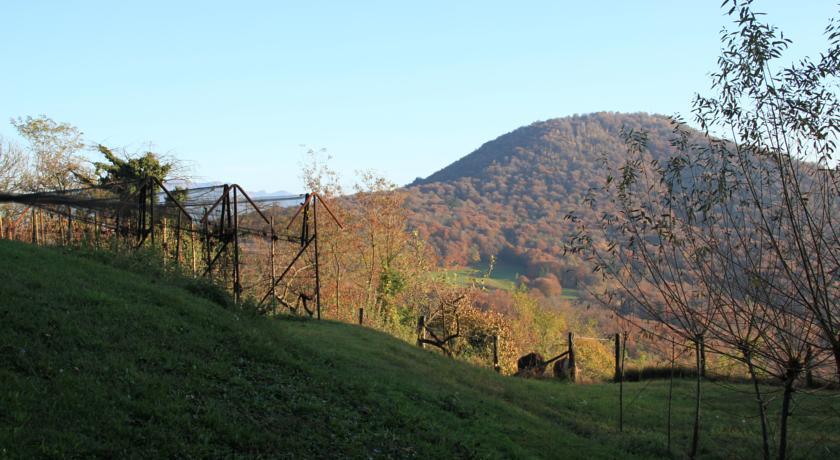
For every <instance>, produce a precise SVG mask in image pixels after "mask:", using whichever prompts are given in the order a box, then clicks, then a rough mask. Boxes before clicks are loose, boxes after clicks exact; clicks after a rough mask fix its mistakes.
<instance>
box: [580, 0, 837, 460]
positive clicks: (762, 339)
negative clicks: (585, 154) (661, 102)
mask: <svg viewBox="0 0 840 460" xmlns="http://www.w3.org/2000/svg"><path fill="white" fill-rule="evenodd" d="M724 6H725V7H726V8H727V12H728V14H729V15H730V16H732V17H733V19H734V24H735V27H734V28H733V30H724V31H723V34H722V44H723V49H722V53H721V56H720V58H719V59H718V66H719V68H718V70H717V71H716V72H714V73H713V74H712V79H713V81H712V83H713V84H712V93H713V94H711V95H709V96H697V97H696V98H695V100H694V102H693V115H694V121H695V122H696V123H697V125H698V126H699V127H700V128H701V132H700V133H697V132H694V131H691V130H688V129H686V128H685V127H684V126H683V124H682V122H681V120H680V119H679V118H676V119H675V120H674V134H675V135H674V139H673V143H672V145H673V147H674V149H673V150H674V151H673V155H672V156H671V157H670V158H669V159H667V160H666V161H661V162H656V161H652V160H651V159H650V157H649V155H647V154H646V153H647V146H646V136H645V133H638V132H632V131H628V132H626V133H625V137H626V140H627V142H628V145H629V146H630V148H629V150H630V153H631V155H629V158H628V160H627V162H626V163H625V164H623V165H620V166H619V167H618V168H614V169H613V174H611V175H610V176H609V177H608V179H607V183H606V184H604V187H603V188H600V189H598V190H594V191H593V192H592V193H591V195H590V203H591V204H592V205H595V206H600V205H602V204H606V203H609V204H612V205H614V207H613V208H610V207H609V206H608V207H606V208H605V209H615V210H617V211H616V212H606V213H604V214H603V218H602V219H601V225H600V228H598V229H594V228H585V227H583V226H582V224H581V227H579V228H578V233H577V234H576V235H575V236H574V237H573V238H572V242H571V243H572V247H573V248H574V249H577V250H580V251H582V252H584V253H586V254H588V255H589V257H590V258H591V260H593V261H594V262H595V263H596V266H597V268H598V269H599V270H601V271H602V272H603V273H604V274H605V275H606V276H607V277H609V278H611V279H612V280H615V281H616V283H615V285H617V286H619V288H618V289H617V290H615V291H613V292H607V293H604V295H603V296H602V298H604V299H606V300H607V301H609V300H611V299H612V298H613V297H614V296H615V297H622V298H624V299H628V298H629V299H630V300H632V302H633V303H634V304H636V305H637V306H638V307H639V308H640V309H641V310H642V311H644V313H645V314H646V315H647V316H649V317H651V318H653V319H656V320H658V321H660V322H661V323H662V324H664V325H666V326H667V327H669V328H670V329H671V330H672V331H673V332H674V333H676V334H679V335H683V336H687V338H689V339H691V336H692V335H695V334H699V335H697V336H696V338H695V340H697V341H699V340H698V339H699V338H700V337H702V336H706V337H708V338H709V339H711V340H707V341H706V344H707V345H709V346H711V347H712V348H713V349H714V350H715V351H716V352H718V353H722V354H726V355H728V356H730V357H733V358H736V359H739V360H741V361H742V362H744V363H745V365H746V366H747V368H748V369H749V372H750V374H751V375H752V376H753V378H754V383H757V382H756V381H755V374H756V371H757V370H758V371H762V372H763V373H766V374H768V375H771V376H774V377H776V378H777V379H778V380H779V381H780V382H781V383H782V384H783V387H784V392H783V398H782V399H783V401H782V411H781V416H780V419H779V430H778V434H779V436H778V440H779V444H778V447H777V455H778V457H779V458H785V456H786V454H787V452H788V445H787V441H788V440H787V424H788V415H789V413H790V410H789V409H790V405H791V400H792V398H793V394H794V390H795V386H796V385H797V382H798V379H799V377H800V376H801V375H802V374H803V372H805V371H807V370H808V369H809V368H818V367H820V365H821V364H822V363H823V362H824V361H826V360H830V361H831V360H833V361H834V363H833V366H832V367H833V368H834V374H835V376H840V336H838V332H840V304H838V301H837V297H838V291H840V238H838V228H837V224H836V223H837V221H838V220H837V218H836V217H837V216H836V214H837V212H838V211H840V188H838V170H837V163H836V160H835V159H834V158H833V156H834V152H835V148H836V146H835V142H836V139H837V135H838V129H840V118H838V114H840V110H838V109H840V105H838V101H837V95H836V93H835V88H836V83H837V77H838V74H839V73H840V29H838V26H837V23H836V21H835V20H834V19H832V20H830V22H829V25H828V27H827V28H826V36H827V39H828V46H827V49H826V50H825V51H824V52H823V53H822V54H821V55H820V57H819V59H817V60H811V59H807V58H806V59H803V60H801V61H799V62H797V63H795V64H793V65H780V64H779V62H780V60H781V59H782V56H783V53H784V51H785V50H786V49H787V48H788V46H789V44H790V43H791V42H790V40H789V39H788V38H787V37H785V36H784V35H783V34H782V32H781V31H779V30H778V29H777V28H776V27H774V26H772V25H769V24H767V23H765V22H763V21H762V20H761V18H762V15H760V14H758V13H755V12H754V11H753V9H752V2H751V1H737V0H735V1H727V2H725V3H724ZM605 202H606V203H605ZM570 217H571V218H572V219H573V220H574V219H575V216H574V215H571V216H570ZM578 222H582V221H578ZM832 358H833V359H832ZM755 392H756V398H757V406H758V408H759V412H760V417H759V419H760V420H761V424H762V431H763V433H764V437H763V447H764V448H763V452H764V456H765V457H769V456H770V448H769V445H768V436H767V427H766V423H767V418H766V415H765V414H764V403H763V399H762V394H761V392H760V390H759V387H758V385H755ZM697 414H698V415H699V392H698V405H697ZM696 422H699V417H698V416H696ZM698 426H699V423H695V437H694V442H693V443H692V448H691V450H690V454H691V455H692V456H693V455H694V454H695V453H696V451H697V436H696V433H697V427H698Z"/></svg>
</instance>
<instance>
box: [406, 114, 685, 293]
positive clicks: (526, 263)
mask: <svg viewBox="0 0 840 460" xmlns="http://www.w3.org/2000/svg"><path fill="white" fill-rule="evenodd" d="M623 127H627V128H631V129H634V130H645V131H647V132H648V133H649V144H648V147H649V149H650V152H651V155H652V157H653V158H662V157H664V156H667V155H668V154H669V153H671V152H672V151H673V150H672V147H671V145H670V139H671V138H672V134H671V133H672V126H671V124H670V121H669V119H668V118H667V117H664V116H661V115H648V114H643V113H636V114H620V113H607V112H602V113H595V114H590V115H576V116H572V117H567V118H558V119H552V120H547V121H541V122H537V123H533V124H531V125H529V126H524V127H521V128H519V129H516V130H514V131H512V132H510V133H507V134H505V135H503V136H500V137H498V138H497V139H495V140H493V141H490V142H487V143H486V144H484V145H482V146H481V147H479V148H478V149H477V150H475V151H474V152H472V153H470V154H469V155H467V156H465V157H463V158H461V159H460V160H458V161H456V162H454V163H452V164H451V165H449V166H447V167H445V168H443V169H441V170H440V171H438V172H436V173H434V174H432V175H431V176H429V177H427V178H425V179H420V180H417V181H415V182H414V183H412V184H410V185H409V186H408V187H407V191H408V195H409V198H408V200H407V206H408V208H409V209H410V211H411V219H410V222H411V225H412V227H413V228H415V229H417V230H418V231H419V232H420V234H421V235H423V236H425V237H427V238H428V239H429V241H430V242H431V243H432V244H433V245H434V246H435V248H436V249H437V251H438V253H439V254H440V255H441V256H442V258H443V260H444V261H445V262H446V263H448V264H453V265H459V266H467V265H475V264H486V263H487V261H488V260H489V258H490V257H491V256H496V257H498V258H499V261H500V262H502V263H504V264H505V265H507V266H514V267H518V268H519V270H520V272H519V273H520V274H522V275H527V276H529V277H536V276H545V275H547V274H553V275H554V276H556V277H557V278H558V279H559V280H560V281H561V284H562V285H563V287H578V286H579V285H580V284H584V285H585V284H589V283H592V282H594V277H593V276H592V275H591V274H590V273H588V272H587V270H586V269H585V268H584V267H582V266H581V264H580V263H578V261H576V260H574V259H570V258H568V257H565V256H564V254H563V241H564V238H566V237H567V235H568V233H569V231H570V229H571V226H570V224H569V223H568V222H566V221H565V220H564V216H565V215H566V214H567V213H569V212H570V211H573V210H577V209H579V208H581V207H582V203H583V198H584V195H585V194H586V192H587V190H589V189H590V188H591V187H594V186H599V185H603V181H604V179H605V177H606V176H605V171H604V167H603V164H604V162H607V163H609V164H613V165H619V164H620V163H621V162H622V161H623V160H624V159H625V158H626V156H627V154H626V152H627V148H626V146H625V143H624V141H623V140H622V138H621V135H620V132H621V129H622V128H623ZM592 217H593V218H594V213H593V215H592Z"/></svg>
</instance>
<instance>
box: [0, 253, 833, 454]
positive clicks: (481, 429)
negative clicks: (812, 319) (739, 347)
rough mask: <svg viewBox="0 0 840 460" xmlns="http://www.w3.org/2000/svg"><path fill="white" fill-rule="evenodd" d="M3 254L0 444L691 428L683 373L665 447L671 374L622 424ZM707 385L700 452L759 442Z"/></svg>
mask: <svg viewBox="0 0 840 460" xmlns="http://www.w3.org/2000/svg"><path fill="white" fill-rule="evenodd" d="M0 260H2V264H0V280H2V282H0V457H10V458H16V457H26V458H32V457H109V458H113V457H116V458H124V457H135V458H169V457H230V456H246V457H294V458H340V457H355V458H387V457H392V458H406V457H418V458H451V457H462V458H539V457H543V458H618V457H621V458H650V457H668V456H669V455H673V456H675V457H681V456H683V455H684V453H685V446H686V445H687V443H688V435H689V432H690V421H691V389H692V382H690V381H677V384H676V389H675V409H674V414H673V420H674V423H673V429H674V438H673V446H674V447H673V449H672V450H673V454H669V452H667V451H666V449H665V418H664V417H665V399H664V395H665V394H667V384H666V383H665V382H661V381H654V382H642V383H634V384H627V385H626V386H625V397H626V400H627V408H626V410H625V424H626V425H625V430H624V432H623V433H619V432H618V430H617V426H616V424H617V423H616V419H617V396H618V387H617V386H616V385H612V384H601V385H577V386H575V385H567V384H560V383H556V382H552V381H526V380H520V379H516V378H513V377H504V376H499V375H496V374H495V373H493V372H492V371H490V370H487V369H482V368H477V367H473V366H469V365H466V364H464V363H461V362H458V361H456V360H451V359H447V358H445V357H442V356H440V355H438V354H435V353H433V352H429V351H424V350H420V349H418V348H416V347H414V346H410V345H409V344H406V343H404V342H401V341H399V340H397V339H394V338H392V337H389V336H387V335H385V334H382V333H379V332H376V331H372V330H369V329H366V328H362V327H357V326H352V325H347V324H340V323H334V322H329V321H320V322H318V321H312V320H300V319H294V318H287V317H283V318H279V319H269V318H263V317H259V316H256V315H254V314H252V313H248V312H246V311H243V310H240V309H237V308H236V307H233V306H231V305H230V303H229V302H228V301H227V300H226V298H225V297H224V296H222V295H220V294H219V293H218V292H216V291H214V290H213V289H211V288H209V287H207V286H206V285H204V284H202V283H200V282H196V281H191V280H188V279H185V278H179V277H177V276H172V275H167V274H166V273H164V272H162V271H161V270H159V269H155V268H154V267H152V266H151V265H149V264H146V263H143V262H142V261H140V262H134V261H132V260H128V259H121V258H117V257H113V256H111V255H102V254H99V255H84V254H79V253H74V252H66V251H62V250H59V249H45V248H37V247H31V246H28V245H24V244H17V243H10V242H5V241H0ZM121 265H129V267H128V268H117V267H118V266H121ZM705 391H706V393H705V395H704V400H703V401H704V402H703V410H704V415H703V417H704V418H703V420H704V425H703V433H702V441H701V442H702V445H701V454H702V456H703V457H705V458H735V457H756V452H758V451H757V450H756V449H757V448H758V443H757V434H756V433H757V429H758V427H757V421H756V420H755V418H754V417H753V413H754V412H755V411H754V409H753V402H752V400H751V398H750V396H749V394H748V393H744V392H746V391H748V388H747V387H743V386H735V385H726V386H722V385H718V384H712V383H708V384H705ZM796 401H797V402H796V407H795V412H794V417H793V419H792V421H791V422H792V426H791V428H792V430H793V433H792V435H791V436H792V438H791V442H792V444H793V446H794V449H795V451H794V452H795V457H799V458H802V457H813V458H830V457H837V455H838V454H839V453H840V421H839V420H838V415H837V414H838V410H840V402H838V396H837V394H836V393H818V394H816V395H805V394H798V395H797V400H796ZM778 405H779V404H778V398H776V399H774V400H773V401H772V403H771V407H770V410H771V413H772V414H777V412H778Z"/></svg>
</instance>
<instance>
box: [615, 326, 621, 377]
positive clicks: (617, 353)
mask: <svg viewBox="0 0 840 460" xmlns="http://www.w3.org/2000/svg"><path fill="white" fill-rule="evenodd" d="M620 340H621V339H620V334H619V333H618V332H616V333H615V374H614V376H613V382H615V383H618V381H619V379H621V342H620Z"/></svg>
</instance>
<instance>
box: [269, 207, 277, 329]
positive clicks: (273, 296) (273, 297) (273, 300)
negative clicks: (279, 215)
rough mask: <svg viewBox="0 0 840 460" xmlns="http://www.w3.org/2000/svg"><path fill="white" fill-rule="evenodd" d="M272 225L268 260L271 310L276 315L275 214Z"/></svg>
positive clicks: (270, 223)
mask: <svg viewBox="0 0 840 460" xmlns="http://www.w3.org/2000/svg"><path fill="white" fill-rule="evenodd" d="M269 225H270V226H271V242H270V245H271V252H270V253H269V255H268V259H269V260H268V262H269V264H270V265H271V311H272V312H273V313H274V314H275V315H276V314H277V287H276V286H277V271H276V270H275V268H274V247H275V243H274V241H275V240H276V239H277V235H275V234H274V216H271V221H270V222H269Z"/></svg>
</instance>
